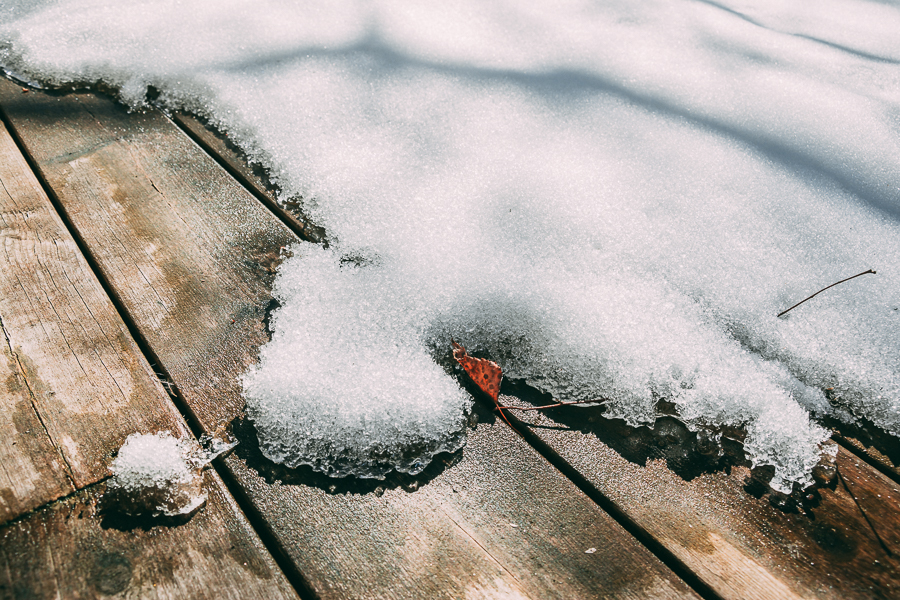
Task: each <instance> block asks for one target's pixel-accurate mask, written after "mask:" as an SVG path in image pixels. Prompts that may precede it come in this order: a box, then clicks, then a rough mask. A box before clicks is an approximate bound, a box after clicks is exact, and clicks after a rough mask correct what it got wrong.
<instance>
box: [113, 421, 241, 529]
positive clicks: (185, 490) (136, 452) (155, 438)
mask: <svg viewBox="0 0 900 600" xmlns="http://www.w3.org/2000/svg"><path fill="white" fill-rule="evenodd" d="M234 445H235V444H234V443H229V442H226V441H222V440H214V441H213V440H212V439H211V438H210V440H209V443H208V444H207V446H208V449H206V450H204V449H201V448H200V446H199V445H198V444H197V443H196V442H194V441H193V440H189V439H178V438H176V437H173V436H172V434H170V433H169V432H161V433H157V434H141V433H133V434H131V435H129V436H128V438H126V440H125V443H124V444H123V445H122V447H121V448H120V449H119V453H118V455H117V456H116V459H115V460H114V461H113V465H112V472H113V477H112V479H111V480H110V481H109V484H108V486H107V497H106V498H105V502H107V503H108V504H109V505H110V506H114V507H115V508H116V510H118V511H119V512H122V513H124V514H128V515H134V516H137V515H151V516H166V517H176V516H185V515H190V514H192V513H194V512H195V511H197V510H198V509H199V508H201V507H202V506H203V505H204V504H205V503H206V492H204V491H203V489H202V484H203V475H202V471H203V468H204V467H205V466H206V465H207V464H209V462H210V461H211V460H212V459H213V458H215V457H216V456H218V455H219V454H221V453H223V452H226V451H228V450H230V449H231V448H233V447H234Z"/></svg>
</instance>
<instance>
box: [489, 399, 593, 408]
mask: <svg viewBox="0 0 900 600" xmlns="http://www.w3.org/2000/svg"><path fill="white" fill-rule="evenodd" d="M603 402H605V400H573V401H572V402H557V403H556V404H548V405H547V406H529V407H522V406H498V407H497V408H503V409H506V410H544V409H545V408H556V407H557V406H571V405H573V404H602V403H603Z"/></svg>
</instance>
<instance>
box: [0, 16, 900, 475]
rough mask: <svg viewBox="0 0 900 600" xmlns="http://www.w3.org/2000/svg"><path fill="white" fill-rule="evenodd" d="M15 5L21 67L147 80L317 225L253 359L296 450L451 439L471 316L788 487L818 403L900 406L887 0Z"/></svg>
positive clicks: (846, 411) (355, 468)
mask: <svg viewBox="0 0 900 600" xmlns="http://www.w3.org/2000/svg"><path fill="white" fill-rule="evenodd" d="M0 22H2V23H3V25H0V62H2V64H3V65H4V66H5V67H6V69H7V70H9V71H11V72H14V73H17V74H18V75H19V76H20V77H23V78H29V79H32V80H38V81H42V82H44V83H49V84H56V85H63V84H67V83H70V82H82V83H91V82H96V81H103V82H105V83H107V84H109V85H111V86H113V87H116V88H119V89H120V90H121V92H120V93H121V98H122V99H123V100H124V101H126V102H128V103H130V104H132V105H140V104H141V103H142V102H143V101H144V97H145V92H146V88H147V86H148V85H152V86H154V87H156V88H157V89H159V90H160V91H161V92H162V96H161V98H160V99H159V102H161V103H163V104H164V105H166V106H169V107H186V108H188V109H191V110H194V111H196V112H199V113H201V114H204V115H206V116H207V117H209V118H210V119H211V120H212V121H213V122H214V123H215V124H217V125H218V126H219V127H220V128H221V129H223V130H226V131H228V132H229V135H230V137H231V139H233V140H235V141H236V142H237V143H239V145H241V146H242V147H243V148H244V149H245V150H246V151H247V152H248V153H249V154H250V155H251V156H252V157H253V158H254V159H255V160H257V161H259V162H260V163H262V164H263V165H265V166H267V167H268V168H270V169H271V172H272V175H273V179H274V180H275V181H276V182H277V183H278V184H279V185H280V186H281V189H282V190H283V194H284V197H296V196H302V197H303V198H304V208H305V210H306V212H307V214H309V215H310V216H311V217H312V218H313V219H314V220H315V221H316V222H317V223H318V224H319V225H321V226H323V227H324V228H325V229H326V230H327V232H328V236H329V240H330V241H331V245H330V247H329V248H328V249H327V250H323V249H321V248H318V247H314V246H310V245H298V246H297V247H296V248H294V249H293V252H294V256H293V258H291V259H289V260H288V261H286V262H285V263H284V264H283V265H282V267H281V272H280V275H279V279H278V282H277V290H276V294H277V295H278V296H279V298H280V299H281V302H282V304H283V308H282V309H280V311H279V312H278V313H277V315H276V318H275V324H276V333H275V335H274V337H273V340H272V342H271V343H270V344H269V345H267V346H266V347H265V348H263V350H262V353H261V362H260V364H259V366H258V368H256V369H254V370H252V371H251V372H250V373H248V374H247V375H246V376H245V378H244V384H245V391H246V395H247V401H248V412H249V414H250V416H251V418H252V419H253V420H254V422H255V423H256V425H257V428H258V430H259V434H260V440H261V444H262V447H263V449H264V451H265V452H266V453H267V454H268V455H269V456H270V457H271V458H273V459H275V460H280V461H283V462H286V463H287V464H290V465H298V464H312V465H313V466H314V467H315V468H318V469H320V470H324V471H326V472H331V473H332V474H337V475H346V474H359V475H367V476H376V477H377V476H382V475H383V474H384V472H385V471H386V470H387V469H389V468H391V467H392V466H396V467H397V468H400V469H401V470H405V471H411V472H415V471H417V470H419V469H421V468H422V467H423V465H424V464H425V463H426V462H427V461H428V460H429V459H430V457H431V455H432V454H433V453H434V452H437V451H440V450H445V449H453V448H456V447H459V446H460V445H461V444H462V443H463V442H464V436H463V425H464V422H465V412H466V411H467V409H468V406H469V402H470V401H469V399H468V397H467V395H466V394H464V393H463V392H462V391H461V390H460V389H459V386H458V385H457V383H456V382H455V380H454V378H453V377H451V375H450V374H448V372H447V371H446V369H445V368H442V367H441V366H439V365H438V363H441V365H445V362H446V357H447V355H448V351H449V338H450V336H451V335H452V336H454V337H455V338H456V339H458V340H459V341H460V342H461V343H462V344H463V345H464V346H466V348H468V349H469V350H470V351H480V352H483V353H485V355H487V356H490V357H491V358H493V359H494V360H496V361H497V362H499V363H500V364H501V366H502V367H503V368H504V371H505V372H506V373H507V374H508V375H509V376H512V377H518V378H525V379H527V380H528V381H530V382H531V383H532V384H533V385H535V386H536V387H538V388H540V389H543V390H545V391H548V392H551V393H552V394H553V395H554V396H555V397H558V398H560V399H584V398H596V397H603V398H607V399H608V403H607V405H608V407H609V408H608V414H609V415H611V416H617V417H621V418H624V419H626V420H627V421H628V422H629V423H631V424H635V425H636V424H647V423H652V422H653V420H654V418H655V404H656V402H657V401H658V400H659V399H661V398H662V399H666V400H668V401H670V402H672V403H674V404H675V405H676V406H677V409H678V411H679V412H680V415H681V418H682V419H684V420H685V421H686V422H687V423H688V425H689V426H690V427H692V428H699V427H713V428H715V427H720V426H724V425H728V426H737V427H742V428H744V429H745V430H746V431H747V434H748V436H747V439H746V442H745V448H746V450H747V451H748V453H749V456H750V458H751V459H752V460H753V461H754V462H755V463H756V464H771V465H774V466H775V467H776V476H775V478H774V479H773V482H772V485H773V487H775V488H776V489H781V490H789V489H790V486H791V484H792V483H794V482H798V483H801V484H805V483H807V482H810V481H811V479H810V477H809V470H810V468H811V467H812V466H813V465H814V464H815V462H816V460H817V459H818V456H819V452H820V448H819V444H820V443H821V442H822V441H823V440H824V439H826V437H827V432H826V431H825V430H824V429H822V428H821V427H820V426H818V425H816V424H814V422H812V421H811V420H810V413H812V414H813V415H814V416H815V417H819V416H822V415H832V416H836V417H838V418H842V419H847V420H852V419H855V418H865V419H867V420H870V421H872V422H874V423H875V424H876V425H877V426H879V427H881V428H883V429H884V430H886V431H887V432H889V433H891V434H893V435H898V434H900V393H898V392H900V381H898V373H900V358H898V348H900V327H898V319H900V314H898V308H900V278H898V276H897V272H896V271H897V266H898V265H900V226H898V220H900V42H898V39H900V38H898V32H900V7H898V6H897V5H894V4H892V3H891V2H868V1H860V0H846V1H843V0H842V1H837V0H823V1H820V2H814V3H813V2H804V3H783V2H773V1H768V2H745V1H739V0H728V1H723V2H714V1H712V0H694V1H686V0H670V1H653V0H648V1H643V2H633V1H625V0H619V1H616V0H612V1H608V2H587V1H581V2H579V1H569V2H565V1H563V2H503V1H496V0H495V1H489V0H479V1H477V2H475V1H471V2H462V1H461V2H435V3H410V2H399V1H398V2H390V1H380V2H378V1H376V2H346V1H345V2H340V1H336V0H328V1H323V2H295V1H287V0H285V1H282V2H277V1H271V0H270V1H266V0H258V1H255V2H249V1H246V0H230V1H229V0H225V1H216V2H212V1H205V2H203V1H197V2H189V3H181V2H164V1H145V2H136V1H133V0H132V1H126V0H119V1H116V2H111V1H101V0H59V1H54V2H16V1H13V2H6V3H5V5H4V6H3V7H0ZM868 268H874V269H876V270H877V271H878V274H877V275H874V276H873V275H869V276H866V277H862V278H859V279H856V280H854V281H852V282H848V283H846V284H844V285H842V286H839V287H836V288H834V289H832V290H829V291H828V292H826V293H824V294H822V295H820V296H818V297H816V298H815V299H814V300H812V301H810V302H807V303H806V304H804V305H803V306H801V307H799V308H798V309H796V310H794V311H792V312H791V313H789V314H788V315H786V316H785V317H782V318H776V316H775V315H777V314H778V313H779V312H780V311H782V310H784V309H785V308H787V307H788V306H790V305H792V304H794V303H795V302H797V301H799V300H801V299H803V298H804V297H806V296H807V295H809V294H811V293H813V292H815V291H816V290H818V289H820V288H822V287H824V286H826V285H828V284H830V283H833V282H835V281H837V280H839V279H843V278H845V277H848V276H850V275H853V274H856V273H859V272H861V271H864V270H866V269H868ZM236 376H237V374H236ZM827 388H833V393H831V394H829V397H830V398H834V400H831V401H830V400H828V399H827V398H826V397H825V395H824V393H823V390H825V389H827ZM572 410H577V409H572Z"/></svg>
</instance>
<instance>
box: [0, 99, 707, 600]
mask: <svg viewBox="0 0 900 600" xmlns="http://www.w3.org/2000/svg"><path fill="white" fill-rule="evenodd" d="M0 104H2V106H3V110H4V111H5V114H6V115H7V117H8V119H9V120H10V122H11V123H12V124H13V126H14V127H15V129H16V131H17V132H18V135H19V136H20V137H21V139H22V140H23V141H24V144H25V146H26V147H27V149H28V152H29V153H30V155H31V156H32V157H33V159H34V160H35V162H36V163H37V165H38V166H39V169H40V171H41V173H42V174H43V177H44V178H45V180H46V181H47V182H48V183H49V185H50V186H51V187H52V188H53V190H54V191H55V193H56V195H57V196H58V198H59V201H60V203H61V205H62V206H63V207H64V209H65V211H66V213H67V214H68V215H69V217H70V219H71V220H72V222H73V223H74V225H75V227H76V228H77V229H78V230H79V231H80V232H81V235H82V237H83V238H84V240H85V242H86V243H87V245H88V246H89V248H90V252H91V254H92V255H93V256H94V258H95V260H96V262H97V264H98V265H99V268H100V269H101V270H102V272H103V273H104V276H105V277H106V278H107V280H108V281H109V283H110V286H111V287H112V289H113V290H115V293H116V294H117V295H118V297H119V298H120V299H121V302H122V304H123V306H124V307H125V309H126V310H127V311H128V313H129V314H130V315H131V318H132V319H133V320H134V322H135V324H136V326H137V328H138V329H139V330H140V331H141V333H142V335H143V336H144V338H145V339H146V341H147V343H148V344H149V346H150V347H152V349H153V350H154V352H155V353H156V354H157V356H158V357H159V359H160V362H161V363H162V365H163V366H164V367H165V368H166V369H167V371H168V373H169V374H170V376H171V377H172V379H173V380H174V382H175V383H176V384H177V386H178V389H179V390H180V393H181V394H182V396H183V398H184V400H185V402H186V403H187V404H188V406H189V407H190V408H191V410H192V411H193V413H194V414H195V415H196V417H197V419H198V421H199V423H201V424H202V426H203V427H204V428H205V429H207V430H211V429H215V428H216V427H218V426H220V425H222V424H223V423H227V422H229V421H231V420H232V419H234V417H236V416H237V415H238V414H239V413H240V410H241V407H242V402H241V399H240V386H239V382H238V378H239V377H240V375H241V373H243V372H244V370H245V369H246V367H247V366H248V365H250V364H252V363H253V362H254V361H255V360H256V356H257V350H258V347H259V346H260V345H261V344H262V343H264V342H265V341H266V335H265V331H264V327H263V324H262V320H263V318H264V312H265V307H266V305H267V303H268V302H269V299H270V288H271V283H272V272H273V270H272V268H271V267H272V266H273V265H274V264H276V263H277V257H278V255H279V252H280V250H281V248H282V247H284V246H285V245H287V244H289V243H290V242H292V241H293V240H295V239H296V238H295V237H294V236H293V235H292V234H291V233H290V231H289V230H288V229H287V228H286V227H285V226H283V225H282V224H281V223H280V222H279V221H278V220H277V219H276V218H275V217H274V216H273V215H272V214H271V213H269V212H268V211H267V210H266V209H265V208H264V207H263V206H262V205H261V204H259V203H258V202H257V201H256V200H255V199H254V198H253V197H252V196H250V195H249V194H248V193H247V192H246V191H245V190H243V189H242V188H241V187H240V186H239V185H237V184H236V183H235V182H234V181H233V180H232V179H231V178H230V177H228V176H227V174H225V173H224V172H223V171H222V170H221V169H220V168H219V166H218V165H217V164H216V163H215V162H213V161H212V160H211V159H210V158H209V157H206V156H205V155H202V153H201V152H200V150H199V148H197V146H195V145H194V144H193V143H192V142H191V141H190V140H189V139H188V138H187V137H186V136H185V135H184V134H183V133H182V132H181V131H179V130H178V129H177V128H176V127H175V126H174V125H173V124H172V123H171V122H170V121H168V120H167V119H166V118H165V117H163V116H162V115H160V114H159V113H156V112H152V111H151V112H148V113H145V114H141V115H128V114H126V113H125V112H124V111H123V110H122V109H121V108H119V107H117V106H115V105H114V104H113V103H112V102H110V101H109V100H106V99H103V98H99V97H96V96H92V95H89V94H72V95H66V96H61V97H58V98H53V97H49V96H46V95H43V94H28V95H27V98H23V96H22V95H21V94H16V93H15V91H14V90H12V89H11V88H9V87H7V88H5V89H4V87H3V86H0ZM266 257H268V259H267V258H266ZM266 260H268V262H266ZM486 416H488V417H489V416H490V415H486ZM241 439H242V444H241V446H239V447H238V448H239V451H238V452H237V453H236V454H235V455H233V456H231V457H229V458H228V459H227V460H226V461H225V466H226V467H227V470H226V471H225V473H226V475H227V476H228V477H229V478H230V480H231V483H230V484H229V485H230V486H231V487H232V489H235V488H239V489H242V490H243V493H244V494H246V499H247V500H248V501H249V503H250V504H251V505H252V506H253V507H254V510H255V511H258V516H259V518H260V519H261V520H262V521H263V522H264V523H265V526H266V527H267V529H268V530H269V531H270V532H271V533H272V535H273V537H274V538H275V539H277V540H278V541H279V543H280V548H281V550H282V551H283V552H284V553H285V554H286V555H287V556H288V557H289V558H290V560H291V561H293V564H295V565H296V566H297V567H298V569H299V571H300V572H301V573H302V574H303V576H304V577H305V578H306V580H307V582H308V583H309V586H310V587H311V588H312V589H313V590H314V592H315V593H316V594H317V595H319V596H320V597H323V598H350V597H352V598H374V597H384V598H458V597H472V598H484V597H488V598H490V597H503V598H506V597H533V598H573V597H601V596H602V597H610V598H643V597H647V596H654V597H660V598H668V597H692V596H694V595H693V593H692V592H691V591H690V589H689V588H687V587H686V586H685V584H684V583H683V582H681V581H680V580H679V579H678V578H677V577H675V576H674V575H673V574H672V573H671V572H670V571H669V570H668V569H667V568H666V567H665V566H664V565H663V564H662V563H660V562H659V560H657V559H656V558H655V557H653V555H651V554H650V553H649V552H648V551H647V550H646V549H645V548H644V547H643V546H641V545H640V544H639V543H638V542H637V541H636V540H635V539H634V538H632V537H631V536H630V535H628V534H627V532H625V531H624V530H623V529H622V528H621V527H620V526H619V525H618V524H617V523H616V522H615V521H613V520H612V519H611V518H610V517H609V515H607V514H606V513H604V512H603V511H602V510H600V509H599V507H598V506H597V505H596V504H595V503H594V502H592V501H591V500H590V499H589V498H588V497H586V496H585V495H584V494H582V493H581V492H580V491H579V490H578V489H577V488H576V487H575V486H574V485H573V484H572V483H571V482H569V481H568V480H566V479H565V478H564V477H562V476H561V475H560V474H559V473H558V472H557V471H556V470H555V469H553V468H552V467H551V466H549V465H548V464H547V463H546V462H545V461H544V460H543V459H542V458H541V457H540V456H539V455H538V454H537V453H536V452H534V450H533V449H531V448H530V447H529V446H528V445H527V444H525V443H524V442H523V441H522V440H521V439H520V438H519V437H518V436H516V435H515V434H514V433H512V432H511V431H509V430H508V429H507V428H506V427H505V426H501V425H499V424H497V423H482V424H479V425H478V427H477V429H476V430H475V431H474V433H473V434H472V436H471V439H470V443H469V447H468V448H467V449H466V451H464V452H463V453H462V455H461V457H457V458H459V462H458V463H456V464H453V465H451V466H446V468H444V469H443V470H440V469H438V472H434V473H432V474H431V475H429V476H427V477H424V478H423V479H421V480H420V481H418V482H417V483H411V482H406V483H404V484H396V483H395V484H394V485H391V484H388V485H387V486H386V489H385V490H382V491H383V493H379V490H378V489H377V488H376V487H374V486H368V484H359V487H356V488H348V489H346V490H344V488H343V487H342V486H344V485H345V484H346V482H344V483H342V482H340V481H337V482H336V483H332V482H331V481H330V480H323V479H322V478H321V477H317V476H315V475H313V474H312V473H311V472H308V471H303V470H297V471H285V470H279V469H278V467H277V466H276V465H272V464H271V463H268V462H267V461H265V460H264V459H261V457H259V456H258V455H254V453H253V448H252V445H253V441H254V439H255V435H253V434H252V433H250V434H248V435H243V437H242V438H241ZM436 468H437V467H436ZM404 485H405V486H406V487H404ZM414 487H417V488H418V489H416V490H415V491H409V490H412V489H413V488H414ZM332 488H333V489H332ZM341 491H343V492H344V493H337V492H341ZM515 525H517V526H515ZM590 548H596V551H595V552H590V553H588V552H587V551H588V550H589V549H590Z"/></svg>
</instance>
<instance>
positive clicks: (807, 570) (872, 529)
mask: <svg viewBox="0 0 900 600" xmlns="http://www.w3.org/2000/svg"><path fill="white" fill-rule="evenodd" d="M501 402H506V403H507V404H516V403H518V404H519V405H523V406H524V404H523V403H522V402H521V401H520V400H517V399H515V398H514V397H512V396H502V397H501ZM542 412H544V411H528V412H521V411H515V416H516V417H518V418H520V419H522V421H523V424H522V425H521V427H522V428H523V430H527V431H530V432H531V433H532V434H533V435H535V436H537V437H538V438H539V439H540V440H541V441H543V442H544V443H546V444H547V445H548V446H549V447H550V448H552V449H553V450H554V451H555V452H556V453H558V454H559V455H560V456H561V457H562V459H563V460H564V461H566V462H567V463H568V464H569V465H571V466H572V467H573V468H574V469H575V470H576V471H577V472H578V473H579V474H581V475H582V476H583V477H585V478H586V479H587V480H588V481H589V482H590V484H591V485H593V486H594V487H595V488H596V489H597V490H599V492H600V493H601V494H603V495H604V496H606V497H607V498H608V499H609V500H610V501H612V502H613V503H614V504H615V505H616V506H617V507H619V508H620V509H621V510H622V511H623V512H624V513H625V514H626V515H627V516H628V517H629V518H630V519H632V520H633V521H634V522H636V523H637V524H638V525H640V526H641V527H642V528H643V529H644V530H645V531H646V532H647V533H649V535H651V536H652V537H653V538H655V539H656V540H658V541H659V542H660V543H661V544H662V545H663V546H665V547H666V548H667V549H668V550H669V551H671V552H672V553H673V554H674V555H675V556H676V557H678V559H680V560H681V561H682V562H683V563H684V564H685V565H687V567H688V568H690V569H691V570H692V571H693V572H694V573H695V574H696V575H697V576H698V577H700V578H701V579H702V580H703V581H704V582H705V583H706V584H707V585H709V587H710V588H712V589H713V590H714V591H715V592H717V593H718V594H720V595H721V596H722V597H723V598H735V599H738V598H798V597H799V598H810V597H816V598H834V599H838V598H885V597H894V596H896V595H897V594H898V593H900V561H898V560H897V557H898V556H900V486H898V485H897V484H896V483H895V482H893V481H891V480H890V479H888V478H887V477H885V476H884V475H882V474H881V473H879V472H878V471H876V470H875V469H873V468H872V467H871V466H870V465H867V464H866V463H864V462H862V461H860V460H859V459H858V458H856V457H855V456H853V455H852V454H850V453H849V452H847V451H846V450H844V449H843V448H841V449H840V450H839V454H838V461H837V465H838V470H839V472H840V473H841V475H842V477H843V478H844V480H845V481H846V483H847V488H849V489H850V490H853V493H854V496H856V498H857V500H856V501H854V498H853V497H851V496H850V494H848V493H847V488H845V487H844V485H843V483H842V482H841V481H840V479H838V480H836V481H835V482H834V483H833V485H832V486H831V487H830V488H827V487H826V488H824V489H821V490H820V491H819V493H820V495H821V500H820V501H819V503H818V505H815V504H814V503H813V505H812V508H811V509H810V511H809V514H803V512H802V511H801V512H784V511H781V510H779V509H777V508H775V507H773V506H772V504H771V503H770V502H769V498H768V497H767V496H764V495H762V496H761V495H760V493H761V492H762V490H759V492H760V493H756V494H753V493H752V492H753V491H754V490H753V488H752V487H751V486H747V487H745V485H746V484H747V482H748V477H749V475H750V471H749V469H747V468H744V467H732V468H730V469H728V470H726V471H721V470H720V471H713V472H708V471H707V472H705V471H702V470H697V471H695V472H690V471H689V465H684V464H682V465H680V466H679V465H675V468H676V469H680V468H682V467H683V468H684V469H685V470H684V471H682V475H679V474H678V473H676V472H675V471H673V469H672V468H670V467H669V466H668V465H667V459H666V458H665V455H666V450H665V448H663V449H662V450H661V451H659V454H660V455H661V457H660V458H652V457H649V458H648V454H652V451H648V449H647V448H646V441H647V440H640V439H639V438H640V436H638V435H636V432H635V431H634V430H631V429H630V428H628V427H627V426H625V425H624V424H622V423H621V422H612V421H606V420H604V419H603V418H602V417H600V416H599V411H598V410H597V409H590V408H578V407H572V408H568V409H567V410H565V411H562V410H560V409H557V410H556V411H555V412H550V413H549V414H541V413H542ZM589 418H590V419H591V420H590V421H589V420H588V419H589ZM526 423H527V425H526ZM675 433H676V434H677V432H675ZM657 441H658V442H659V443H660V444H661V445H662V446H665V445H666V444H667V443H668V442H667V441H665V440H657ZM673 448H677V447H673ZM657 450H659V449H657ZM671 455H672V456H673V460H675V461H676V462H677V461H678V460H679V457H678V451H677V450H674V451H673V452H671ZM674 464H675V463H673V465H674ZM857 502H858V503H859V506H858V505H857ZM860 507H861V509H862V511H865V514H863V512H862V511H861V509H860ZM885 548H887V551H886V550H885ZM888 551H889V552H888Z"/></svg>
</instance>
